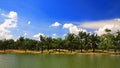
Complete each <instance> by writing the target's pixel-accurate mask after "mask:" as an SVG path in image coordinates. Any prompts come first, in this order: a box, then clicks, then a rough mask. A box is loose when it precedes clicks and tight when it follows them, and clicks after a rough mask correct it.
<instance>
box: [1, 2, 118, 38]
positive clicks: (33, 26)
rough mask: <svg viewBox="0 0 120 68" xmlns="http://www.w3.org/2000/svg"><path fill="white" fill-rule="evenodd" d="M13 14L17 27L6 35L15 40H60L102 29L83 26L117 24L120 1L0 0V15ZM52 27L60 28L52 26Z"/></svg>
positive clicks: (2, 20) (2, 21) (2, 19)
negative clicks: (42, 38)
mask: <svg viewBox="0 0 120 68" xmlns="http://www.w3.org/2000/svg"><path fill="white" fill-rule="evenodd" d="M12 11H14V12H15V13H17V17H18V20H17V25H16V26H17V27H15V28H10V29H9V30H10V32H9V33H8V34H9V35H12V36H13V37H14V38H17V37H18V36H24V35H26V37H29V38H33V36H34V35H35V34H38V33H40V34H45V35H47V36H52V35H53V36H57V37H62V36H63V35H64V34H66V33H69V32H74V30H75V32H76V30H78V31H79V30H84V31H87V32H94V31H95V30H99V28H101V27H99V28H94V26H92V27H93V28H94V29H92V28H88V27H86V25H85V24H87V26H88V24H90V23H91V25H95V24H97V23H99V24H100V23H107V24H108V23H111V21H115V20H116V19H117V20H119V18H120V0H0V14H6V15H7V14H9V13H10V12H12ZM0 18H1V19H0V24H3V23H4V20H5V19H6V17H5V18H4V17H3V15H1V17H0ZM101 21H102V22H101ZM103 21H105V22H103ZM28 22H30V23H29V24H28ZM55 23H59V24H60V25H59V26H51V25H52V24H55ZM84 23H85V24H84ZM65 24H67V25H66V26H64V25H65ZM70 24H71V25H70ZM82 25H84V26H82ZM105 25H106V24H105ZM67 26H69V27H67ZM71 27H72V28H71ZM1 32H3V30H2V31H1Z"/></svg>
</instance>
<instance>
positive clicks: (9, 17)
mask: <svg viewBox="0 0 120 68" xmlns="http://www.w3.org/2000/svg"><path fill="white" fill-rule="evenodd" d="M2 14H4V13H2ZM3 16H4V17H5V19H4V22H3V23H2V24H0V37H1V38H0V39H11V38H13V35H12V34H11V30H10V29H13V28H16V27H17V17H18V15H17V12H14V11H10V12H9V14H4V15H3Z"/></svg>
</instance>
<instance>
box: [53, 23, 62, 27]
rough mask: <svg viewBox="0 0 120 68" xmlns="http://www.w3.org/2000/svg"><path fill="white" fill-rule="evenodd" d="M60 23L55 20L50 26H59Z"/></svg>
mask: <svg viewBox="0 0 120 68" xmlns="http://www.w3.org/2000/svg"><path fill="white" fill-rule="evenodd" d="M60 25H61V24H60V23H59V22H55V23H53V24H52V25H51V27H57V26H60Z"/></svg>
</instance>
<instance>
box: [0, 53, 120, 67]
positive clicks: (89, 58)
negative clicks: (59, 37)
mask: <svg viewBox="0 0 120 68" xmlns="http://www.w3.org/2000/svg"><path fill="white" fill-rule="evenodd" d="M0 68H120V55H110V54H92V55H89V54H75V55H58V54H0Z"/></svg>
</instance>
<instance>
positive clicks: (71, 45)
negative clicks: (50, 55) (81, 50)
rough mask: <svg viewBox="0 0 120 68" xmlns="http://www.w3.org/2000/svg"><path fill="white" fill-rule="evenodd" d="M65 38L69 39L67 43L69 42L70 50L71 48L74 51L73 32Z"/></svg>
mask: <svg viewBox="0 0 120 68" xmlns="http://www.w3.org/2000/svg"><path fill="white" fill-rule="evenodd" d="M65 39H66V40H67V41H66V43H67V45H68V48H69V50H70V51H71V53H72V49H73V47H74V39H75V35H74V34H72V33H71V34H68V35H67V36H66V37H65Z"/></svg>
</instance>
